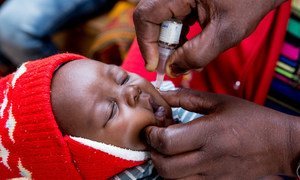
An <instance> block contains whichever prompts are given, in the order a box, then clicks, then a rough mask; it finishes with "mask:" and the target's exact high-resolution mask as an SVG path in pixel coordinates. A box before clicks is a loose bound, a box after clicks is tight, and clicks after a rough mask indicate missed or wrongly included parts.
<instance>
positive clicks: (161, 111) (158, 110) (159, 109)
mask: <svg viewBox="0 0 300 180" xmlns="http://www.w3.org/2000/svg"><path fill="white" fill-rule="evenodd" d="M149 102H150V105H151V106H152V109H153V113H154V116H155V119H156V120H157V121H156V122H157V125H158V126H162V125H163V124H164V121H165V120H166V117H167V111H166V109H165V107H164V106H161V105H159V104H157V103H156V102H155V101H154V99H153V98H150V99H149Z"/></svg>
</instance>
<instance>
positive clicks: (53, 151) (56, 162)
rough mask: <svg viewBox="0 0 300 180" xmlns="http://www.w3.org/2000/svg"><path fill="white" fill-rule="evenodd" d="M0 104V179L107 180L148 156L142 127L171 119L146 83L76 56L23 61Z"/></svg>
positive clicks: (0, 86) (2, 83)
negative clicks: (56, 179) (57, 179)
mask: <svg viewBox="0 0 300 180" xmlns="http://www.w3.org/2000/svg"><path fill="white" fill-rule="evenodd" d="M0 103H1V108H0V174H1V176H0V179H2V178H3V179H7V178H15V177H27V178H33V179H41V178H42V179H45V178H46V179H54V178H59V179H65V178H66V179H82V178H84V179H107V178H110V177H113V176H115V175H117V174H118V173H120V172H123V171H124V170H126V169H128V168H132V167H136V166H138V165H141V164H143V163H145V162H146V161H147V160H148V159H149V155H148V153H147V151H146V150H147V146H146V144H145V141H144V139H143V136H142V131H143V129H144V128H145V127H147V126H149V125H160V126H162V125H163V126H166V125H169V124H171V123H172V113H171V108H170V107H169V106H168V104H167V103H166V102H165V101H164V100H163V98H162V97H161V96H160V94H159V92H158V91H157V90H156V89H155V88H154V87H153V86H152V85H151V83H149V82H148V81H146V80H144V79H143V78H141V77H139V76H137V75H135V74H132V73H128V72H126V71H124V70H123V69H121V68H120V67H117V66H113V65H107V64H104V63H101V62H98V61H94V60H87V59H86V58H85V57H82V56H79V55H75V54H60V55H55V56H52V57H49V58H45V59H42V60H38V61H31V62H27V63H25V64H23V65H22V66H21V67H20V68H19V69H18V70H17V71H16V72H15V73H14V74H11V75H9V76H7V77H5V78H2V79H1V80H0ZM119 177H122V174H120V176H119Z"/></svg>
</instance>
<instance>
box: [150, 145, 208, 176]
mask: <svg viewBox="0 0 300 180" xmlns="http://www.w3.org/2000/svg"><path fill="white" fill-rule="evenodd" d="M209 158H210V156H209V155H208V154H207V153H205V152H204V151H200V150H199V151H192V152H186V153H183V154H179V155H176V156H163V155H161V154H159V153H156V152H151V160H152V162H153V164H154V166H155V168H156V169H157V171H158V174H159V175H160V176H162V177H164V178H167V179H179V178H181V179H186V178H187V177H194V178H195V177H198V178H200V179H201V177H202V178H203V177H205V175H206V173H205V172H208V171H210V170H211V168H212V166H210V161H209ZM196 174H197V176H196ZM193 175H194V176H193Z"/></svg>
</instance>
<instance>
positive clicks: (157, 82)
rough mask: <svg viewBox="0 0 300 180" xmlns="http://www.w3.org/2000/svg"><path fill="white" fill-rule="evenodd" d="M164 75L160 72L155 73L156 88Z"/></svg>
mask: <svg viewBox="0 0 300 180" xmlns="http://www.w3.org/2000/svg"><path fill="white" fill-rule="evenodd" d="M164 77H165V74H161V73H157V74H156V81H155V88H156V89H157V90H159V89H160V86H161V84H162V82H163V80H164Z"/></svg>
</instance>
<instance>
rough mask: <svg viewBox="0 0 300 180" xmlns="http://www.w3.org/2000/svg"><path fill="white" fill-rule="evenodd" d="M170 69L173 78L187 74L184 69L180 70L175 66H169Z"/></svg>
mask: <svg viewBox="0 0 300 180" xmlns="http://www.w3.org/2000/svg"><path fill="white" fill-rule="evenodd" d="M170 69H171V72H172V74H173V75H175V76H178V75H181V74H184V73H186V72H187V71H186V70H185V69H183V68H180V67H179V66H177V65H176V64H171V65H170Z"/></svg>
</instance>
